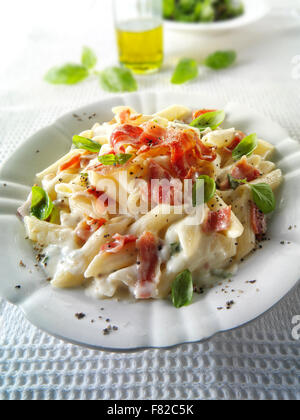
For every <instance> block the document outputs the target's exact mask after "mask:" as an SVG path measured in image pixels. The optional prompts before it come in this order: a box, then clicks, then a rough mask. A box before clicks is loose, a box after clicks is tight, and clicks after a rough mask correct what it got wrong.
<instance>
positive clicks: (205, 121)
mask: <svg viewBox="0 0 300 420" xmlns="http://www.w3.org/2000/svg"><path fill="white" fill-rule="evenodd" d="M225 116H226V114H225V112H224V111H212V112H207V113H206V114H202V115H200V116H199V117H198V118H195V119H194V120H193V121H192V122H191V124H190V126H191V127H196V128H199V130H200V131H203V130H206V129H207V128H211V129H212V130H215V129H216V128H217V127H219V125H221V124H222V122H223V121H224V120H225Z"/></svg>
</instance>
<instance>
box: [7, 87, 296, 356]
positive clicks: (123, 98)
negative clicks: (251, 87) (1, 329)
mask: <svg viewBox="0 0 300 420" xmlns="http://www.w3.org/2000/svg"><path fill="white" fill-rule="evenodd" d="M162 93H163V92H160V94H162ZM166 93H167V92H166ZM157 95H158V93H157V92H150V93H147V92H145V93H133V94H127V95H121V96H119V95H114V96H111V97H109V98H105V99H104V100H100V101H97V102H95V103H93V104H89V105H86V106H83V107H81V108H79V109H77V110H74V111H72V112H68V113H66V114H65V115H63V116H62V117H60V118H58V119H57V120H56V121H54V122H53V123H52V124H50V125H49V126H47V127H45V128H43V129H42V130H39V131H38V132H37V133H36V134H35V135H34V136H31V137H30V138H29V139H27V140H26V141H24V142H22V144H21V145H20V146H19V148H18V149H17V151H16V153H19V154H20V153H22V150H23V149H24V148H26V147H27V145H28V144H29V143H30V142H31V140H32V138H33V137H36V136H38V135H39V133H41V132H42V131H43V132H46V131H47V129H49V128H51V127H53V126H56V125H60V124H61V123H62V122H63V121H64V120H66V119H70V117H71V115H72V114H73V113H74V112H76V113H78V114H80V113H84V112H86V111H88V110H90V109H93V108H97V107H101V106H103V103H105V102H110V101H115V100H120V101H122V102H124V103H125V102H127V101H130V100H134V99H137V98H139V100H141V97H143V96H145V97H146V98H147V97H148V98H149V97H155V98H156V100H157ZM168 95H169V96H170V92H168ZM171 96H173V97H180V96H181V97H182V98H183V97H185V98H186V102H188V101H189V100H190V99H191V98H194V99H195V98H196V97H197V98H198V97H201V95H197V94H188V95H187V94H183V93H172V94H171ZM169 101H170V100H169ZM171 102H173V103H174V102H176V101H174V100H172V101H171ZM241 107H242V106H241ZM264 119H265V120H267V121H268V122H269V123H271V124H274V125H275V124H276V126H277V127H278V124H277V123H275V122H273V121H271V120H270V119H266V118H264ZM283 133H285V138H287V139H288V138H289V136H288V133H287V132H286V130H284V129H282V134H281V135H283ZM299 150H300V148H299ZM10 158H11V157H9V158H8V159H7V160H6V161H5V162H4V163H2V164H1V166H0V176H1V173H2V170H3V168H4V167H5V166H6V165H7V164H8V163H9V161H10ZM1 181H5V180H1ZM1 197H2V195H1V192H0V200H1ZM298 281H299V279H297V281H296V282H294V285H293V286H292V287H291V288H290V289H289V290H285V291H284V293H283V294H282V295H281V296H279V297H278V299H277V300H276V301H274V302H273V303H272V305H269V307H268V308H266V309H265V310H264V311H263V312H261V313H259V314H256V315H254V316H253V317H252V316H250V317H249V319H248V320H245V321H244V322H242V323H240V324H238V323H237V324H236V325H233V326H231V327H229V328H224V329H222V328H218V326H216V327H215V329H214V331H213V332H212V331H211V332H210V333H209V334H207V335H203V334H202V336H201V337H200V338H198V339H195V340H190V339H189V338H186V339H185V340H182V341H179V342H176V343H171V344H167V345H157V344H155V345H151V344H147V345H136V346H135V345H131V346H129V347H128V346H127V347H124V348H123V347H122V348H121V347H119V346H117V347H116V346H110V345H107V346H106V345H105V344H101V345H99V344H97V345H93V344H90V343H87V342H82V341H80V340H78V339H72V338H71V337H68V336H67V335H65V334H56V333H55V332H54V331H53V330H52V329H51V328H50V329H48V328H47V327H46V326H45V325H43V322H39V320H38V317H37V314H35V313H33V314H32V313H30V310H28V308H26V307H24V303H25V302H26V301H27V299H25V300H23V301H21V302H20V303H19V304H18V302H13V300H12V299H11V298H9V297H8V296H3V298H4V299H7V300H8V301H10V302H11V303H13V304H15V305H16V306H20V308H21V309H22V311H23V313H24V314H25V316H26V318H27V319H28V320H29V321H30V322H31V323H32V324H33V325H36V326H37V327H38V328H40V329H41V330H43V331H46V332H47V333H49V334H51V335H53V336H56V337H58V338H60V339H62V340H64V341H67V342H71V343H73V344H77V345H81V346H85V347H89V348H93V349H99V350H103V351H114V352H134V351H139V350H145V349H150V348H151V349H154V348H163V349H169V348H173V347H176V346H178V345H180V344H187V343H197V342H202V341H205V340H208V339H209V338H211V337H213V336H215V335H216V334H218V333H222V332H225V331H229V330H233V329H236V328H239V327H242V326H243V325H246V324H248V323H250V322H252V321H253V320H255V319H257V318H259V317H260V316H261V315H263V314H264V313H265V312H267V311H269V310H270V309H272V308H273V307H274V306H275V305H276V304H277V303H278V302H279V301H280V300H282V299H283V298H284V296H285V295H286V294H287V293H288V292H289V291H290V290H291V289H292V288H293V287H295V286H296V284H298ZM0 294H2V292H1V285H0ZM97 302H98V303H99V302H101V301H97ZM153 303H154V302H153ZM150 304H151V303H150ZM25 306H26V305H25ZM199 334H200V332H199ZM200 335H201V334H200Z"/></svg>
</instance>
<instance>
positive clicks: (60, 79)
mask: <svg viewBox="0 0 300 420" xmlns="http://www.w3.org/2000/svg"><path fill="white" fill-rule="evenodd" d="M88 75H89V71H88V70H87V69H86V68H85V67H84V66H81V65H80V64H65V65H64V66H62V67H53V68H52V69H51V70H49V71H48V73H47V74H46V76H45V80H46V82H48V83H52V84H55V85H74V84H76V83H79V82H81V81H82V80H84V79H86V78H87V77H88Z"/></svg>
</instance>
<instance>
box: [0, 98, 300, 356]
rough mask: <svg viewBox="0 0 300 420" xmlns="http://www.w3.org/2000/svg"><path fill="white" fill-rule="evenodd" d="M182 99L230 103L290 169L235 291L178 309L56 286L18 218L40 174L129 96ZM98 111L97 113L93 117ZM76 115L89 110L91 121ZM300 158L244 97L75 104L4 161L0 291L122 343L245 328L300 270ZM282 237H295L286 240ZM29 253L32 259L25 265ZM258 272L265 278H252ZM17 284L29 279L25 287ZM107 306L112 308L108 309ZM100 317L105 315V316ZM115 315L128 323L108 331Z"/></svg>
mask: <svg viewBox="0 0 300 420" xmlns="http://www.w3.org/2000/svg"><path fill="white" fill-rule="evenodd" d="M174 103H178V104H183V105H187V106H190V107H192V108H203V107H207V108H211V107H215V108H220V109H221V108H224V109H225V110H226V112H227V119H226V126H228V127H231V126H235V127H237V128H239V129H241V130H243V131H245V132H248V133H250V132H257V133H258V135H259V136H260V137H262V138H264V139H266V140H267V141H270V142H271V143H274V144H275V145H276V147H277V154H276V163H277V165H278V166H279V167H280V168H281V169H282V170H283V172H284V176H285V183H284V186H283V188H282V190H281V191H280V192H279V193H278V206H277V210H276V212H275V214H274V215H273V218H272V221H271V223H270V226H269V235H270V238H271V240H270V241H267V242H265V243H264V244H263V249H262V250H259V251H257V252H256V253H254V254H253V255H252V256H250V257H249V258H248V259H247V260H246V261H245V262H244V263H243V264H242V265H241V266H240V269H239V272H238V274H237V275H236V277H235V278H234V279H233V282H232V283H230V284H229V287H228V288H226V289H225V290H226V291H227V292H228V293H226V294H225V293H224V292H222V291H221V289H222V288H224V285H223V286H218V285H216V286H215V287H214V288H212V289H210V290H208V291H207V292H206V293H205V294H203V295H197V296H195V298H194V301H193V304H192V305H190V306H188V307H184V308H182V309H175V308H174V307H173V306H172V304H171V302H170V301H168V300H161V301H138V302H133V301H120V302H118V301H116V300H102V301H98V300H92V299H91V298H88V297H87V296H86V295H85V293H84V291H83V289H77V290H59V289H54V288H52V287H51V286H50V285H49V284H48V283H47V281H46V276H45V275H44V274H43V272H42V270H37V269H36V268H35V259H34V254H33V250H32V244H31V243H29V241H28V240H25V238H24V237H25V231H24V227H23V225H22V223H21V222H20V221H19V220H18V219H17V217H16V210H17V207H18V206H19V205H20V204H21V203H22V201H24V200H25V198H26V195H27V194H28V192H29V190H30V187H31V185H32V183H33V182H34V175H35V173H36V172H38V171H40V170H42V169H43V168H45V167H46V166H47V165H49V164H50V163H52V162H53V161H54V160H56V159H57V158H59V157H60V156H61V155H62V154H64V153H66V152H67V151H68V149H69V147H70V145H71V138H72V135H73V134H75V133H78V132H80V131H82V130H84V129H86V128H88V127H90V126H91V125H92V124H93V123H94V122H95V120H99V121H107V120H109V119H110V118H111V115H112V114H111V111H110V110H111V108H112V107H113V106H116V105H122V104H126V105H129V106H132V107H134V108H136V109H137V111H139V112H143V113H146V114H149V113H153V112H155V111H156V110H159V109H162V108H164V107H166V106H168V105H171V104H174ZM94 112H95V113H96V114H97V117H96V119H92V120H91V119H89V118H88V116H90V115H92V114H93V113H94ZM73 114H77V115H79V116H81V119H82V120H83V121H78V119H76V118H75V117H74V116H73ZM37 150H39V153H36V151H37ZM299 167H300V147H299V144H298V143H297V142H296V141H294V140H292V139H290V138H289V137H288V134H287V132H286V131H285V130H283V129H282V128H280V127H279V126H278V124H276V123H274V122H272V121H269V120H268V119H266V118H265V117H264V116H262V115H261V114H259V113H257V112H253V111H251V110H248V109H245V108H244V107H243V106H241V105H237V104H227V105H226V104H224V103H222V102H220V101H218V100H217V99H216V98H212V97H211V96H210V97H204V96H200V95H187V94H185V93H184V94H177V93H170V92H159V93H135V94H130V95H123V96H116V97H112V98H110V99H105V100H102V101H99V102H97V103H95V104H92V105H89V106H86V107H84V108H81V109H79V110H76V111H74V112H71V113H69V114H67V115H65V116H63V117H62V118H60V119H59V120H58V121H56V122H55V123H54V124H53V125H51V126H49V127H46V128H45V129H43V130H41V131H39V132H38V133H37V134H36V135H34V136H33V137H31V138H30V139H28V140H27V141H26V142H24V143H23V144H22V145H21V146H20V147H19V148H18V150H16V151H15V152H14V153H13V155H12V156H11V157H10V158H9V159H8V160H7V161H6V163H4V165H3V166H2V167H1V169H0V232H1V241H0V279H1V281H0V295H1V296H2V297H3V298H5V299H7V300H8V301H9V302H12V303H14V304H16V305H18V306H19V307H20V308H21V309H22V310H23V311H24V313H25V315H26V317H27V318H28V319H29V320H30V321H31V322H32V323H33V324H34V325H36V326H37V327H39V328H41V329H42V330H45V331H47V332H49V333H50V334H53V335H55V336H57V337H60V338H62V339H65V340H67V341H70V342H73V343H77V344H80V345H85V346H88V347H92V348H100V349H110V350H114V351H126V350H133V349H138V348H149V347H170V346H173V345H176V344H180V343H184V342H195V341H199V340H203V339H205V338H208V337H210V336H212V335H214V334H215V333H217V332H219V331H224V330H228V329H232V328H235V327H238V326H240V325H242V324H245V323H247V322H249V321H251V320H253V319H254V318H256V317H258V316H259V315H260V314H262V313H264V312H265V311H267V310H268V309H269V308H271V307H272V306H273V305H274V304H275V303H277V302H278V301H279V300H280V299H281V298H282V297H283V296H284V295H285V294H286V293H288V292H289V290H291V288H292V287H293V286H295V285H296V283H297V281H298V279H299V275H300V258H299V254H300V246H299V233H298V230H297V229H296V228H295V229H294V228H293V229H292V230H289V229H288V228H289V226H290V225H292V226H294V225H298V226H299V227H298V229H300V214H299V211H298V209H299V200H300V198H299V197H300V170H299ZM3 184H6V186H3ZM281 241H285V242H291V243H290V244H287V243H286V244H285V245H282V244H281V243H280V242H281ZM20 260H22V261H23V262H24V264H25V265H26V267H22V266H20V265H19V262H20ZM249 280H250V281H251V280H256V281H257V282H256V283H255V284H249V283H246V282H247V281H249ZM17 285H20V286H21V288H20V289H19V288H18V289H17V288H16V286H17ZM227 286H228V284H227ZM231 290H235V292H231ZM258 290H259V291H258ZM238 296H240V297H238ZM230 300H234V301H235V304H234V305H233V306H232V308H231V310H226V309H224V310H222V311H219V310H217V308H218V307H225V306H226V302H228V301H230ZM102 307H103V308H104V310H100V309H101V308H102ZM78 312H83V313H85V314H86V317H85V318H84V319H82V320H78V319H77V318H76V317H75V313H78ZM99 316H102V317H103V318H104V320H99V319H98V317H99ZM106 318H109V319H110V323H111V324H112V325H117V326H118V327H119V330H118V331H115V332H113V333H111V334H109V335H103V333H102V330H103V328H105V326H106V325H107V324H106V322H105V319H106ZM92 319H93V320H95V322H94V323H91V320H92Z"/></svg>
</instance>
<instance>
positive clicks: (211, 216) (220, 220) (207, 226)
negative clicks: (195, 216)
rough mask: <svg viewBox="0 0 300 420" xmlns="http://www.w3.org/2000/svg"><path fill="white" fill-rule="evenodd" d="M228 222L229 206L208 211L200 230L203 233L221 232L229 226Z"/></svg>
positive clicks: (229, 218)
mask: <svg viewBox="0 0 300 420" xmlns="http://www.w3.org/2000/svg"><path fill="white" fill-rule="evenodd" d="M230 223H231V206H229V207H226V208H224V209H220V210H218V211H210V212H209V213H208V215H207V218H206V220H205V222H204V223H203V225H202V230H203V231H204V232H205V233H212V232H223V231H225V230H227V229H228V228H229V226H230Z"/></svg>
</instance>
